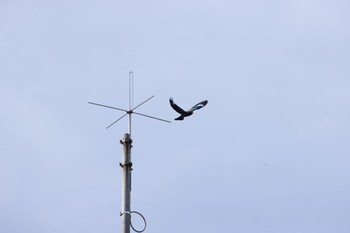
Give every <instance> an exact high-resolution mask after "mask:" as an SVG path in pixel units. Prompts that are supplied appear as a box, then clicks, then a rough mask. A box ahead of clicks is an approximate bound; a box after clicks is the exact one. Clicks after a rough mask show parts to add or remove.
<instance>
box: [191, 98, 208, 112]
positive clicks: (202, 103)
mask: <svg viewBox="0 0 350 233" xmlns="http://www.w3.org/2000/svg"><path fill="white" fill-rule="evenodd" d="M207 103H208V100H203V101H202V102H199V103H198V104H196V105H195V106H193V107H192V108H191V109H189V110H188V112H193V111H194V110H198V109H201V108H203V107H204V106H205V105H207Z"/></svg>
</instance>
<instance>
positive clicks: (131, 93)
mask: <svg viewBox="0 0 350 233" xmlns="http://www.w3.org/2000/svg"><path fill="white" fill-rule="evenodd" d="M133 78H134V73H133V72H132V71H130V72H129V111H128V113H129V126H128V128H129V135H130V137H131V113H132V109H133V105H134V80H133Z"/></svg>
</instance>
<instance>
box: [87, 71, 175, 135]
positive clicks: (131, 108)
mask: <svg viewBox="0 0 350 233" xmlns="http://www.w3.org/2000/svg"><path fill="white" fill-rule="evenodd" d="M133 92H134V90H133V72H132V71H130V72H129V110H126V109H123V108H117V107H113V106H109V105H104V104H99V103H94V102H88V103H89V104H92V105H96V106H99V107H104V108H110V109H114V110H118V111H122V112H125V114H124V115H122V116H121V117H119V118H118V119H117V120H115V121H114V122H113V123H111V124H110V125H108V126H107V127H106V129H108V128H110V127H111V126H112V125H114V124H115V123H117V122H118V121H119V120H121V119H122V118H124V117H125V116H126V115H128V116H129V135H131V114H133V113H135V114H136V115H140V116H144V117H148V118H151V119H155V120H159V121H163V122H167V123H171V121H168V120H164V119H161V118H158V117H154V116H150V115H146V114H143V113H139V112H134V110H135V109H137V108H138V107H140V106H141V105H143V104H144V103H146V102H147V101H149V100H150V99H152V98H153V97H154V95H153V96H151V97H149V98H148V99H146V100H145V101H143V102H142V103H140V104H138V105H137V106H136V107H133V104H134V103H133Z"/></svg>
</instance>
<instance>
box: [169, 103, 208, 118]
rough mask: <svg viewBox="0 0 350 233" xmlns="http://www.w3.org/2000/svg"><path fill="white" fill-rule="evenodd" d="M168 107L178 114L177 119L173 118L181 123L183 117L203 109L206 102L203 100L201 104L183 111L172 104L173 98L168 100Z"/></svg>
mask: <svg viewBox="0 0 350 233" xmlns="http://www.w3.org/2000/svg"><path fill="white" fill-rule="evenodd" d="M169 102H170V106H171V107H172V108H173V109H174V110H175V111H176V112H178V113H179V114H180V116H179V117H177V118H175V120H177V121H182V120H183V119H184V118H185V117H188V116H191V115H192V114H193V111H195V110H198V109H201V108H203V107H204V106H205V105H207V103H208V100H204V101H202V102H199V103H198V104H196V105H194V106H193V107H192V108H190V109H189V110H187V111H185V110H183V109H182V108H180V107H179V106H178V105H177V104H175V103H174V100H173V98H170V99H169Z"/></svg>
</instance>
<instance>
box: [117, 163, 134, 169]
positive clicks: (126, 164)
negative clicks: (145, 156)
mask: <svg viewBox="0 0 350 233" xmlns="http://www.w3.org/2000/svg"><path fill="white" fill-rule="evenodd" d="M119 166H120V167H122V168H124V167H130V168H131V167H132V162H129V163H125V164H122V163H119Z"/></svg>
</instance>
